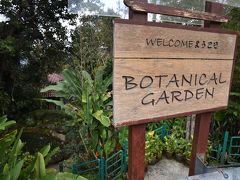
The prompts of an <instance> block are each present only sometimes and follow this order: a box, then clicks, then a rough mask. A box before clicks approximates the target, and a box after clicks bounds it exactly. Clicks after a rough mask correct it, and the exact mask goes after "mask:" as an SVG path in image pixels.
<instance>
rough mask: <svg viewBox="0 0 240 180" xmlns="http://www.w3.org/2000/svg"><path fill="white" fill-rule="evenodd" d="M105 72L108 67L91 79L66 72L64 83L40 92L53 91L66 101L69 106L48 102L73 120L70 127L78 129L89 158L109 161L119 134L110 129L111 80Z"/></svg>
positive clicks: (53, 101) (60, 102)
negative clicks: (108, 157)
mask: <svg viewBox="0 0 240 180" xmlns="http://www.w3.org/2000/svg"><path fill="white" fill-rule="evenodd" d="M104 70H105V67H103V66H100V67H98V68H97V69H96V71H95V73H94V77H93V78H92V77H91V75H90V74H89V73H88V72H87V71H84V70H82V71H81V72H80V73H76V72H74V71H73V70H69V69H65V70H64V71H63V76H64V81H62V82H59V83H58V84H57V85H51V86H48V87H46V88H44V89H43V90H42V91H41V92H47V91H49V90H54V91H56V93H57V95H58V96H59V97H63V98H65V100H66V103H64V102H63V101H56V100H49V99H45V101H47V102H52V103H55V104H56V105H58V106H60V107H61V108H62V109H64V110H65V112H66V113H67V114H69V115H71V116H72V117H73V119H74V120H73V121H71V122H69V125H71V126H77V127H79V134H80V137H81V140H82V144H83V145H84V146H85V150H86V152H87V154H88V155H90V154H92V155H96V152H97V154H99V155H103V156H105V157H107V156H108V155H109V154H110V152H111V151H112V150H113V149H114V147H115V145H116V141H115V138H114V136H116V134H115V130H114V128H113V127H112V126H111V118H112V99H111V93H110V92H109V88H110V86H111V83H112V76H111V74H110V75H109V74H106V73H105V71H104ZM87 146H89V147H87ZM91 151H92V152H91Z"/></svg>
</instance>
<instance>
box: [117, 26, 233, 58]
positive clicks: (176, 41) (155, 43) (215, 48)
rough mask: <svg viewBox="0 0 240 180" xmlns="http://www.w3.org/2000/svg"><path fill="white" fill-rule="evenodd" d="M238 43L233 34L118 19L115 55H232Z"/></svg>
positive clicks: (206, 56) (222, 56)
mask: <svg viewBox="0 0 240 180" xmlns="http://www.w3.org/2000/svg"><path fill="white" fill-rule="evenodd" d="M163 44H164V45H163ZM235 44H236V35H234V34H225V33H214V32H202V31H195V30H186V29H176V28H175V29H174V28H166V27H155V26H150V25H147V26H146V25H136V24H125V23H118V22H116V23H115V25H114V58H197V59H198V58H201V59H219V60H221V59H233V58H234V57H233V56H234V47H235Z"/></svg>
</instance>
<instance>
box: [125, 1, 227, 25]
mask: <svg viewBox="0 0 240 180" xmlns="http://www.w3.org/2000/svg"><path fill="white" fill-rule="evenodd" d="M124 3H125V5H126V6H128V7H129V8H131V9H132V10H133V11H136V12H145V13H155V14H163V15H169V16H177V17H185V18H191V19H200V20H207V21H214V22H228V18H227V17H226V16H221V15H219V14H215V13H208V12H201V11H193V10H188V9H181V8H175V7H169V6H162V5H156V4H149V3H145V2H138V1H134V0H124Z"/></svg>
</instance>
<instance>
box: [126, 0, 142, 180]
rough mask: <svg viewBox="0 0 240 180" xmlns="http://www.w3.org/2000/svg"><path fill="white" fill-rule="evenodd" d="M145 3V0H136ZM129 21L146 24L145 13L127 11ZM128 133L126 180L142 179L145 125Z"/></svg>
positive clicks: (131, 128) (134, 127)
mask: <svg viewBox="0 0 240 180" xmlns="http://www.w3.org/2000/svg"><path fill="white" fill-rule="evenodd" d="M138 1H140V2H147V0H138ZM129 19H131V20H134V21H140V22H146V21H147V13H137V12H134V11H132V10H130V9H129ZM128 129H129V132H128V143H129V145H128V147H129V148H128V179H129V180H143V179H144V154H145V129H146V128H145V124H140V125H134V126H129V128H128Z"/></svg>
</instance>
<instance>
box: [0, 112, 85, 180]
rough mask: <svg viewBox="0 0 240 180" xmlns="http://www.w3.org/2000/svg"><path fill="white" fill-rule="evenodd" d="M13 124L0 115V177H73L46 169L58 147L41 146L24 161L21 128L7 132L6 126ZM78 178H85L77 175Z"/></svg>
mask: <svg viewBox="0 0 240 180" xmlns="http://www.w3.org/2000/svg"><path fill="white" fill-rule="evenodd" d="M13 124H15V121H8V120H7V118H6V116H3V117H0V133H3V136H2V137H0V179H1V180H17V179H30V178H31V179H46V178H48V179H50V180H55V179H56V180H57V179H61V178H64V177H65V178H66V177H70V176H72V177H75V175H69V174H57V173H56V170H54V169H46V165H47V164H48V162H49V160H50V159H51V157H52V156H53V155H55V154H56V153H57V152H58V151H59V148H54V149H53V150H52V151H50V149H51V147H50V145H47V146H45V147H43V148H42V149H41V150H40V151H39V152H37V153H36V155H35V156H34V157H31V158H29V159H28V161H27V162H26V156H25V155H24V154H23V152H22V148H23V146H24V143H22V141H21V139H20V137H21V134H22V130H21V131H20V132H19V133H18V132H17V131H16V130H14V131H11V132H8V131H7V128H8V127H10V126H11V125H13ZM79 178H80V179H85V178H83V177H79Z"/></svg>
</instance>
